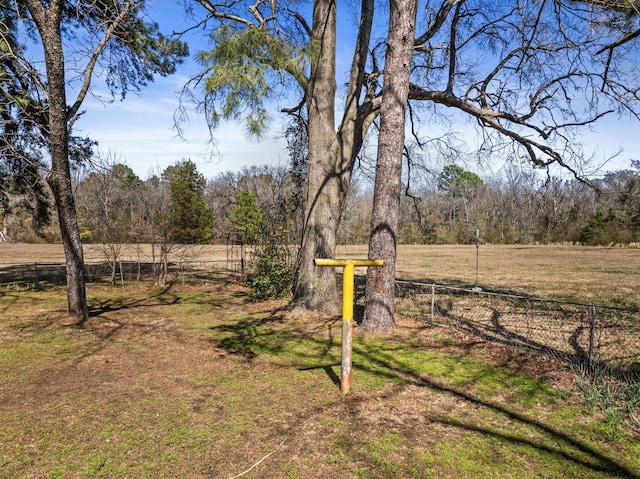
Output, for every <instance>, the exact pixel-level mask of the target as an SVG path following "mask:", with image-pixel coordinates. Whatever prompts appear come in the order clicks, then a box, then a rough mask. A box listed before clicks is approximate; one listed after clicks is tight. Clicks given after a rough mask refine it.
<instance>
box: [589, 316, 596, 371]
mask: <svg viewBox="0 0 640 479" xmlns="http://www.w3.org/2000/svg"><path fill="white" fill-rule="evenodd" d="M595 333H596V305H595V304H592V305H591V325H590V327H589V369H591V370H592V369H593V349H594V344H593V343H594V338H595Z"/></svg>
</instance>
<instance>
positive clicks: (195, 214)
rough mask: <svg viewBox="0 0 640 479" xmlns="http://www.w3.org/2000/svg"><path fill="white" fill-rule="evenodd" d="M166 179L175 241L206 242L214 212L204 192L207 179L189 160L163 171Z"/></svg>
mask: <svg viewBox="0 0 640 479" xmlns="http://www.w3.org/2000/svg"><path fill="white" fill-rule="evenodd" d="M162 177H163V179H164V180H165V181H168V182H169V191H170V195H171V221H172V223H173V227H174V236H173V237H174V240H175V241H176V242H177V243H183V244H205V243H208V242H209V241H210V240H211V226H212V223H213V212H212V211H211V209H210V208H209V207H208V206H207V201H206V198H205V195H204V190H205V186H206V180H205V178H204V176H202V174H200V173H198V169H197V167H196V164H195V163H194V162H193V161H191V160H186V161H181V162H178V163H176V164H175V165H173V166H169V167H168V168H167V169H166V170H164V172H163V173H162Z"/></svg>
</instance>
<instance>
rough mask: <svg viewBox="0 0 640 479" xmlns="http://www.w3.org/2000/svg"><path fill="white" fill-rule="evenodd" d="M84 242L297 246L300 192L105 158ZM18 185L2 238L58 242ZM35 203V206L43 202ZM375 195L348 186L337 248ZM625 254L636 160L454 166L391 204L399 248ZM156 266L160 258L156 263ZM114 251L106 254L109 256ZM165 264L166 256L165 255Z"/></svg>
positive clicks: (636, 193)
mask: <svg viewBox="0 0 640 479" xmlns="http://www.w3.org/2000/svg"><path fill="white" fill-rule="evenodd" d="M74 189H75V197H76V204H77V208H78V217H79V224H80V236H81V238H82V240H83V242H84V243H87V244H96V243H97V244H103V245H105V247H107V248H118V247H119V245H121V244H123V243H150V244H156V245H160V244H161V243H165V244H171V245H182V244H210V243H212V244H229V245H239V246H246V245H253V246H255V245H256V244H259V243H261V242H263V243H264V242H266V241H267V240H268V239H269V238H272V239H277V242H278V243H281V244H287V245H295V244H297V243H298V242H299V240H300V237H301V235H302V230H303V225H302V223H303V215H302V211H303V203H304V195H303V192H304V185H303V184H301V183H300V182H299V177H297V176H296V175H295V174H294V172H293V170H292V169H291V168H288V167H282V166H278V167H276V166H261V167H258V166H252V167H246V168H243V169H242V170H240V171H237V172H232V171H228V172H224V173H221V174H219V175H217V176H216V177H214V178H210V179H208V180H207V179H205V177H204V176H203V175H202V174H201V173H200V172H198V170H197V165H196V164H195V163H194V162H192V161H190V160H180V161H176V163H175V164H173V165H171V166H169V167H167V168H166V169H165V170H164V171H162V172H160V173H159V174H158V175H153V176H151V177H150V178H147V179H146V180H142V179H140V178H139V177H138V176H137V175H136V174H135V173H134V172H133V170H132V169H131V168H130V167H129V166H127V165H126V164H125V163H121V162H118V160H117V159H114V158H107V159H105V160H103V161H102V162H101V163H94V166H93V167H92V168H91V169H90V170H87V171H85V172H84V173H83V174H81V175H80V176H79V177H78V179H77V180H76V181H75V186H74ZM20 192H21V190H20V189H19V188H18V187H17V186H16V187H14V189H12V190H11V193H10V194H9V198H10V200H11V205H12V206H11V209H10V210H9V209H7V210H3V211H4V213H3V221H4V226H3V233H4V234H5V236H6V237H7V238H11V239H12V240H15V241H42V240H55V239H56V238H57V235H58V234H59V233H58V232H57V231H55V229H56V225H54V226H53V227H52V226H51V220H52V219H53V218H55V215H54V209H53V205H52V202H48V203H47V202H46V201H45V205H48V206H47V207H46V208H42V207H41V206H39V205H40V203H36V202H35V201H34V202H29V201H28V200H27V198H26V196H25V195H24V194H21V193H20ZM40 201H42V199H40ZM372 202H373V193H372V191H371V189H370V188H364V187H361V188H360V189H358V188H357V187H356V185H355V183H354V185H353V186H352V188H351V190H350V191H349V192H348V194H347V199H346V201H345V207H344V210H343V212H342V221H341V224H340V228H339V230H338V239H337V241H338V243H340V244H364V243H367V241H368V239H369V228H370V223H371V206H372ZM476 231H479V232H480V233H481V240H482V241H483V242H486V243H492V244H553V243H572V244H582V245H611V244H619V245H628V244H631V243H638V242H640V161H633V162H632V163H631V168H629V169H625V170H618V171H614V172H609V173H606V174H604V175H603V176H602V178H600V179H597V180H592V184H586V183H584V182H581V181H578V180H576V179H574V178H571V179H566V178H565V179H562V178H559V177H546V176H544V177H541V176H540V175H539V174H538V173H537V172H536V171H535V170H528V171H527V170H522V169H516V168H511V169H509V170H508V171H507V172H506V173H505V174H503V175H502V176H500V177H498V178H482V177H481V176H479V175H477V174H475V173H473V172H470V171H467V170H465V169H464V168H463V167H461V166H459V165H455V164H451V165H446V166H445V167H443V168H442V170H440V171H439V172H436V173H433V174H429V175H426V174H425V175H424V177H423V178H422V181H421V182H420V183H419V186H418V187H416V186H414V187H413V188H412V189H410V190H406V192H405V194H403V195H402V197H401V200H400V215H399V219H398V242H399V243H400V244H469V243H473V242H475V240H476ZM158 254H159V256H160V257H163V254H160V252H159V253H158ZM117 256H118V252H117V251H112V252H111V253H110V255H109V254H107V257H113V258H116V257H117ZM164 256H166V255H164Z"/></svg>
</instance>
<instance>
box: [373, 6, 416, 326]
mask: <svg viewBox="0 0 640 479" xmlns="http://www.w3.org/2000/svg"><path fill="white" fill-rule="evenodd" d="M417 4H418V0H392V1H391V2H390V11H389V14H390V20H389V38H388V42H387V55H386V60H385V70H384V85H383V88H382V106H381V109H380V134H379V135H378V157H377V162H376V179H375V186H374V192H373V214H372V218H371V237H370V240H369V258H372V259H382V260H384V266H383V267H382V268H370V269H369V272H368V274H367V285H366V293H365V316H364V319H363V322H362V328H363V329H365V330H369V331H385V330H388V329H391V328H393V325H394V318H393V315H394V310H395V309H394V297H395V271H396V243H397V237H398V236H397V232H398V213H399V208H400V192H401V187H402V151H403V146H404V126H405V108H406V105H407V98H408V96H409V76H410V73H411V56H412V52H413V37H414V32H415V24H416V10H417Z"/></svg>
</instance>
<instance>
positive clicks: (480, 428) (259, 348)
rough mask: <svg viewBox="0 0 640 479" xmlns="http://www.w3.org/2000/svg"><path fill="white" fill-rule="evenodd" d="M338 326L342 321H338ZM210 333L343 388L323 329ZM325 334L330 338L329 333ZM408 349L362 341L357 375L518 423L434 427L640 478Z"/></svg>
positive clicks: (266, 320)
mask: <svg viewBox="0 0 640 479" xmlns="http://www.w3.org/2000/svg"><path fill="white" fill-rule="evenodd" d="M333 322H334V323H335V322H337V320H336V319H334V320H333ZM210 330H211V331H212V332H213V333H215V335H216V338H214V339H211V341H212V343H214V344H215V345H216V346H217V347H219V348H223V349H226V350H228V351H229V352H231V353H232V354H236V355H239V356H241V357H243V358H245V359H246V360H247V361H253V360H255V359H256V358H257V357H258V356H260V355H263V354H264V355H273V356H276V358H275V361H276V362H278V364H282V361H281V359H282V357H283V356H284V357H285V361H284V363H285V364H284V366H285V367H295V368H296V369H297V370H298V371H312V370H323V371H324V372H325V373H326V374H327V376H328V378H329V380H330V381H331V383H332V384H333V385H334V386H336V387H339V385H340V380H339V378H338V376H337V374H336V373H335V372H334V367H336V366H339V363H336V362H335V361H329V362H327V358H328V357H330V356H331V355H333V356H334V357H335V355H336V354H339V350H340V346H339V337H331V338H330V341H327V338H323V337H322V335H320V334H319V333H318V331H321V330H322V328H319V329H317V330H309V329H308V328H297V327H296V325H295V321H290V322H288V323H286V324H285V322H284V318H283V316H282V315H281V314H280V313H276V314H273V315H271V316H267V317H262V318H255V317H246V318H241V319H239V320H237V321H233V322H226V323H225V324H221V325H218V326H214V327H212V328H210ZM324 332H325V333H326V331H324ZM301 341H305V342H306V347H304V348H296V347H295V345H296V344H297V343H299V342H301ZM407 347H412V346H411V345H408V346H407V345H405V344H399V343H395V342H393V341H387V340H376V341H367V340H362V338H359V339H358V338H356V341H354V346H353V354H354V371H355V370H361V371H364V372H366V373H367V374H370V375H373V376H376V377H377V378H378V379H379V380H381V381H382V382H395V383H398V382H400V383H401V385H400V386H398V387H397V388H395V391H396V392H399V391H401V390H403V388H405V387H406V386H407V385H410V386H415V387H419V388H428V389H430V390H433V391H435V392H438V393H444V394H446V395H448V396H449V397H451V398H454V399H456V400H458V401H463V402H465V403H467V404H469V405H473V406H475V407H476V408H480V409H483V410H486V411H490V412H492V413H494V414H497V415H498V416H500V417H503V418H506V419H507V420H508V421H509V422H510V423H512V424H515V426H514V427H512V428H509V429H503V430H501V429H500V428H499V426H496V427H491V426H484V425H482V424H477V423H476V422H475V421H473V420H465V419H464V418H456V417H452V416H451V415H449V414H438V415H436V416H435V417H432V418H431V420H432V421H433V422H438V423H440V424H442V425H443V426H448V427H453V428H457V429H459V430H462V431H465V432H472V433H475V434H480V435H484V436H487V437H492V438H495V439H497V440H498V441H501V442H505V443H509V444H513V445H515V446H518V447H528V448H531V449H532V450H536V451H539V452H542V453H543V454H545V455H549V456H553V457H558V458H562V460H563V461H569V462H571V463H572V464H574V465H575V466H577V467H579V468H583V469H584V470H586V471H592V472H594V473H598V474H602V475H603V476H604V475H606V477H619V478H629V479H640V476H639V475H638V471H634V470H632V469H630V468H629V467H628V466H627V465H625V464H623V463H622V462H620V461H619V460H617V459H616V458H613V457H610V456H609V455H607V454H606V453H603V452H601V451H600V450H598V449H597V448H596V447H594V446H592V445H590V444H588V443H587V442H585V441H583V440H581V439H579V438H577V437H573V436H572V435H571V434H570V433H567V432H564V431H562V430H559V429H558V428H557V427H554V426H551V425H549V424H546V423H545V422H543V421H541V420H538V419H535V418H533V417H530V416H528V415H526V414H524V413H521V412H518V411H516V410H515V409H513V408H510V407H508V405H505V404H500V403H497V402H495V401H491V400H488V399H484V398H482V397H479V396H477V395H475V394H474V393H473V392H470V391H469V386H470V384H468V383H467V384H465V386H461V387H455V386H452V385H449V384H446V383H444V382H440V381H437V380H434V379H432V378H430V377H428V376H427V375H425V374H421V373H417V372H416V371H415V370H414V369H413V368H412V367H411V364H410V362H409V361H406V360H403V356H402V354H401V352H402V351H403V350H406V349H407ZM416 347H419V346H416ZM293 350H295V355H292V351H293ZM487 367H488V368H489V367H490V366H487ZM482 374H484V372H483V373H482ZM385 395H386V396H387V397H388V395H389V393H388V392H386V393H385ZM374 397H376V395H370V394H367V395H364V396H363V395H358V394H357V393H356V394H353V395H348V396H347V398H346V399H347V400H348V401H349V402H353V401H355V402H356V403H358V404H360V403H362V402H366V401H370V400H372V399H373V398H374ZM327 407H330V406H326V405H325V406H320V407H317V408H315V409H314V410H313V411H311V412H309V411H307V412H305V413H304V421H308V420H309V417H310V416H313V415H316V414H317V415H321V414H323V413H324V412H325V409H326V408H327ZM415 414H416V415H417V416H421V412H420V411H416V412H415ZM301 420H302V419H301ZM354 420H355V418H354ZM518 424H519V425H520V426H518ZM403 426H406V428H409V429H410V428H412V427H413V422H412V421H411V420H407V421H406V423H405V424H403ZM294 429H295V428H294ZM531 430H534V431H537V434H536V435H535V436H542V438H543V440H539V439H538V440H536V438H535V437H532V436H534V435H532V434H531ZM346 447H348V448H351V447H353V448H354V449H353V451H349V454H353V455H354V456H358V455H360V456H361V455H362V454H363V453H362V452H361V451H360V452H359V451H358V450H357V447H358V446H357V445H356V444H351V443H349V445H348V446H346ZM366 459H367V458H366V457H364V458H363V460H364V461H366Z"/></svg>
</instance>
